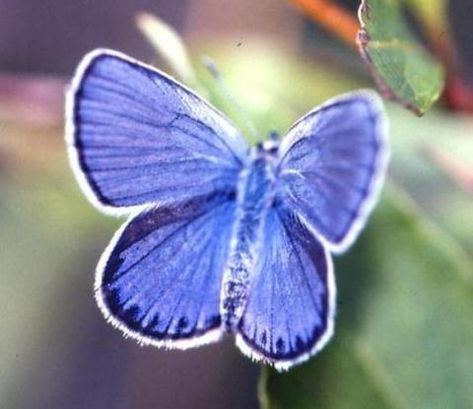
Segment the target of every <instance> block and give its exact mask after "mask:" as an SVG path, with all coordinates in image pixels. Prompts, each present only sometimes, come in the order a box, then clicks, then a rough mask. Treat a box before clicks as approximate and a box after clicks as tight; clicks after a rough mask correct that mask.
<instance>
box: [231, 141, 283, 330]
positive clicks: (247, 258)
mask: <svg viewBox="0 0 473 409" xmlns="http://www.w3.org/2000/svg"><path fill="white" fill-rule="evenodd" d="M250 158H251V160H250V162H249V164H248V166H247V167H246V168H244V169H242V171H241V175H240V181H239V183H238V192H237V203H238V208H237V212H236V220H235V226H234V229H233V237H232V239H231V242H230V243H231V249H230V257H229V261H228V267H227V270H226V271H225V273H224V276H223V285H222V311H223V317H224V324H225V327H226V329H227V330H234V329H235V326H236V325H237V324H238V322H239V321H240V319H241V316H242V314H243V311H244V308H245V305H246V299H247V296H248V291H249V286H250V283H251V273H252V271H254V263H255V261H256V257H257V254H258V245H260V241H261V240H262V232H263V228H264V223H265V219H266V216H267V213H268V210H269V209H270V208H271V207H272V206H273V205H274V203H273V202H274V193H275V182H276V173H275V172H276V169H275V164H274V158H273V154H272V153H271V152H270V151H269V150H265V149H264V148H263V147H262V146H259V147H256V148H253V149H252V150H251V153H250Z"/></svg>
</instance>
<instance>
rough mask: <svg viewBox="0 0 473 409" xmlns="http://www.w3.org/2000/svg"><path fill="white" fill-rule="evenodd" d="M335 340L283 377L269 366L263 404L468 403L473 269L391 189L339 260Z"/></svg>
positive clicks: (472, 373) (300, 407) (302, 408)
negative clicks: (368, 222)
mask: <svg viewBox="0 0 473 409" xmlns="http://www.w3.org/2000/svg"><path fill="white" fill-rule="evenodd" d="M336 269H337V280H338V287H339V297H338V319H337V323H336V335H335V339H334V340H333V341H332V344H331V345H329V346H328V347H327V349H326V351H323V352H322V353H321V354H320V356H318V357H316V358H314V359H312V360H311V361H310V362H309V363H307V364H304V365H303V366H301V367H299V368H296V369H294V370H292V371H290V372H289V373H283V374H278V373H276V372H275V371H272V370H269V371H267V373H266V375H265V376H266V379H265V380H264V381H263V384H262V397H263V401H265V405H264V406H265V407H266V408H268V409H269V408H271V409H275V408H278V409H282V408H291V409H292V408H294V409H295V408H297V409H306V408H307V409H309V408H311V409H313V408H331V409H337V408H351V409H356V408H364V409H365V408H406V409H407V408H416V409H422V408H426V409H427V408H428V409H435V408H439V409H443V408H447V407H448V408H467V407H473V392H472V390H471V385H472V384H473V370H472V369H473V368H472V367H471V362H472V361H471V358H472V357H473V326H472V325H471V317H472V316H473V275H472V273H473V266H472V264H471V263H470V261H469V260H468V259H467V258H466V257H465V256H464V254H463V253H462V251H461V250H460V249H459V248H458V247H457V246H456V245H455V244H454V243H452V242H451V241H450V240H449V239H448V238H447V237H446V236H445V235H444V234H443V233H442V232H441V231H439V230H438V229H437V228H435V227H433V226H432V225H430V224H428V223H426V222H425V221H424V220H423V218H422V216H421V215H420V214H418V213H417V211H416V209H415V208H414V207H413V206H412V205H411V204H410V203H409V202H408V201H406V200H405V199H404V198H403V197H402V195H400V193H399V191H397V190H395V189H392V188H391V189H390V191H389V195H386V197H385V199H384V200H383V202H382V204H381V205H380V206H379V208H378V210H377V212H376V213H375V215H374V217H373V220H372V222H371V223H370V225H369V228H368V229H367V231H366V232H365V233H364V234H363V236H362V237H361V239H360V240H359V242H358V243H357V245H356V246H355V248H354V249H353V250H352V251H351V252H350V253H349V254H348V255H347V256H345V257H343V258H342V259H340V260H338V261H337V265H336Z"/></svg>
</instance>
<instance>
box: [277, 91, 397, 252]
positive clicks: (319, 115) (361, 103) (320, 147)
mask: <svg viewBox="0 0 473 409" xmlns="http://www.w3.org/2000/svg"><path fill="white" fill-rule="evenodd" d="M385 128H386V124H385V119H384V115H383V108H382V104H381V101H380V99H379V97H378V96H377V94H375V93H373V92H369V91H364V92H355V93H351V94H347V95H345V96H342V97H338V98H335V99H333V100H331V101H329V102H327V103H326V104H324V105H322V106H321V107H320V108H317V109H316V110H314V111H312V112H310V113H309V114H307V115H306V116H304V117H303V118H302V119H301V120H299V121H298V122H297V123H296V124H295V125H294V126H293V127H292V128H291V129H290V130H289V132H288V134H287V135H286V138H285V139H284V140H283V142H282V144H281V148H280V152H281V162H280V165H279V168H280V174H279V179H280V185H281V187H282V188H281V189H280V193H279V195H280V196H279V197H280V199H281V200H282V201H284V202H285V203H286V205H287V206H290V207H291V208H293V209H294V210H295V211H297V212H298V213H299V214H300V215H301V217H302V218H304V219H305V221H306V222H307V223H308V224H309V225H311V226H312V227H313V229H314V230H315V231H317V233H318V234H319V235H320V236H322V238H323V240H324V241H325V242H326V243H327V244H328V245H329V247H330V249H331V250H332V251H334V252H341V251H344V250H345V249H346V248H347V247H348V246H349V245H350V244H351V243H352V242H353V240H354V239H355V238H356V236H357V234H358V233H359V232H360V230H361V228H362V227H363V225H364V223H365V221H366V218H367V216H368V213H369V212H370V211H371V209H372V207H373V205H374V201H375V199H376V197H377V194H378V191H379V188H380V187H381V183H382V178H383V176H384V171H385V167H386V163H387V156H388V154H387V146H386V143H385V137H386V136H385V134H386V129H385Z"/></svg>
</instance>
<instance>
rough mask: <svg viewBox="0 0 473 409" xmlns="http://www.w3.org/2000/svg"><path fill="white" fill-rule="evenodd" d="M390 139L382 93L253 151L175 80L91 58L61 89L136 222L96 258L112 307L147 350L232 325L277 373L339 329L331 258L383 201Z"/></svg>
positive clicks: (110, 190) (75, 162)
mask: <svg viewBox="0 0 473 409" xmlns="http://www.w3.org/2000/svg"><path fill="white" fill-rule="evenodd" d="M386 134H387V132H386V121H385V119H384V114H383V108H382V103H381V101H380V99H379V97H378V96H377V94H375V93H373V92H370V91H362V92H356V93H350V94H346V95H343V96H341V97H338V98H334V99H332V100H330V101H328V102H327V103H325V104H324V105H322V106H320V107H318V108H316V109H315V110H313V111H311V112H309V113H308V114H307V115H305V116H304V117H303V118H301V119H300V120H299V121H298V122H296V123H295V124H294V125H293V126H292V127H291V128H290V129H289V131H288V132H287V134H286V136H285V138H284V139H283V140H282V142H281V143H280V144H279V142H278V141H277V140H276V139H274V138H272V139H269V140H267V141H265V142H264V143H262V144H259V145H258V146H256V147H253V148H250V147H249V146H248V145H247V143H246V142H245V139H244V138H243V137H242V135H241V134H240V133H239V131H238V130H237V129H236V128H235V127H234V126H233V125H232V124H231V123H230V122H229V120H227V119H226V118H225V117H224V116H223V115H222V114H221V113H220V112H219V111H217V110H216V109H215V108H214V107H212V106H211V105H209V104H208V103H207V102H205V101H204V100H203V99H201V98H200V97H198V96H197V95H196V94H194V93H193V92H192V91H190V90H189V89H187V88H186V87H184V86H183V85H181V84H179V83H178V82H176V81H175V80H173V79H172V78H170V77H169V76H167V75H165V74H163V73H162V72H160V71H158V70H156V69H154V68H152V67H150V66H148V65H145V64H143V63H141V62H138V61H136V60H134V59H132V58H130V57H127V56H125V55H123V54H121V53H118V52H116V51H111V50H102V49H99V50H95V51H93V52H91V53H90V54H88V55H87V56H86V57H85V58H84V59H83V61H82V62H81V63H80V65H79V68H78V70H77V72H76V74H75V77H74V79H73V82H72V86H71V89H70V91H69V93H68V101H67V129H66V139H67V144H68V149H69V154H70V155H69V156H70V160H71V163H72V167H73V169H74V172H75V175H76V177H77V179H78V181H79V183H80V186H81V187H82V189H83V191H84V192H85V194H86V195H87V197H88V198H89V199H90V201H91V202H92V203H93V204H94V205H96V206H97V207H98V208H99V209H100V210H102V211H104V212H106V213H110V214H114V215H128V216H129V217H128V221H127V222H126V223H125V224H124V225H123V226H122V227H121V228H120V229H119V230H118V232H117V233H116V234H115V236H114V237H113V239H112V241H111V243H110V244H109V246H108V247H107V249H106V250H105V252H104V254H103V255H102V257H101V259H100V262H99V264H98V267H97V272H96V282H95V294H96V299H97V302H98V305H99V306H100V309H101V310H102V312H103V314H104V315H105V317H106V318H107V320H108V321H109V322H111V323H112V324H113V325H114V326H115V327H117V328H119V329H120V330H121V331H123V332H124V334H125V335H126V336H130V337H132V338H135V339H137V340H138V342H139V343H140V344H150V345H155V346H158V347H161V346H163V347H167V348H181V349H185V348H189V347H196V346H199V345H203V344H207V343H210V342H215V341H217V340H219V339H221V337H222V336H223V335H224V334H225V333H234V334H235V335H236V344H237V346H238V347H239V348H240V350H241V351H242V352H243V353H244V354H246V355H248V356H249V357H251V358H253V359H254V360H257V361H263V362H265V363H268V364H270V365H273V366H274V367H275V368H276V369H278V370H283V369H288V368H289V367H291V366H293V365H294V364H297V363H299V362H302V361H305V360H307V359H308V358H309V357H310V356H312V355H314V354H315V353H316V352H318V351H319V350H320V349H321V348H322V347H323V346H324V345H325V344H326V343H327V342H328V340H329V339H330V337H331V336H332V334H333V331H334V316H335V292H336V290H335V280H334V274H333V266H332V259H331V253H332V252H333V253H340V252H342V251H344V250H346V249H347V248H348V247H349V246H350V245H351V243H352V242H353V241H354V240H355V238H356V237H357V235H358V234H359V233H360V230H361V229H362V227H363V225H364V224H365V222H366V219H367V217H368V214H369V213H370V211H371V210H372V208H373V206H374V204H375V201H376V198H377V197H378V194H379V191H380V188H381V185H382V180H383V178H384V174H385V170H386V166H387V158H388V153H387V152H388V149H387V142H386Z"/></svg>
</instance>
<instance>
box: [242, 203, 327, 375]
mask: <svg viewBox="0 0 473 409" xmlns="http://www.w3.org/2000/svg"><path fill="white" fill-rule="evenodd" d="M334 314H335V283H334V277H333V269H332V262H331V258H330V254H329V253H328V252H327V251H326V249H325V248H324V246H323V245H322V244H321V243H320V242H319V241H318V240H317V238H316V237H315V236H314V235H313V234H312V233H311V232H310V231H309V230H308V229H307V227H306V226H305V225H304V224H303V223H302V222H301V221H300V220H299V219H298V217H297V215H295V214H294V213H293V212H292V211H290V210H289V209H284V208H283V207H281V206H275V207H273V208H272V209H270V211H269V213H268V214H267V217H266V221H265V226H264V232H263V236H262V238H261V245H260V246H259V252H258V261H257V263H256V266H255V270H254V271H253V278H252V284H251V287H250V292H249V295H248V299H247V304H246V308H245V312H244V314H243V317H242V319H241V321H240V323H239V326H238V335H237V345H238V346H239V347H240V349H241V350H242V351H243V352H244V353H245V354H247V355H249V356H250V357H252V358H254V359H256V360H263V361H265V362H267V363H271V364H273V365H274V366H275V367H276V368H277V369H288V368H289V367H291V366H292V365H294V364H296V363H299V362H301V361H304V360H306V359H308V358H309V357H310V356H311V355H313V354H315V353H316V352H317V351H318V350H320V349H321V348H322V347H323V346H324V345H325V343H326V342H327V341H328V340H329V338H330V337H331V335H332V332H333V319H334Z"/></svg>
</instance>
